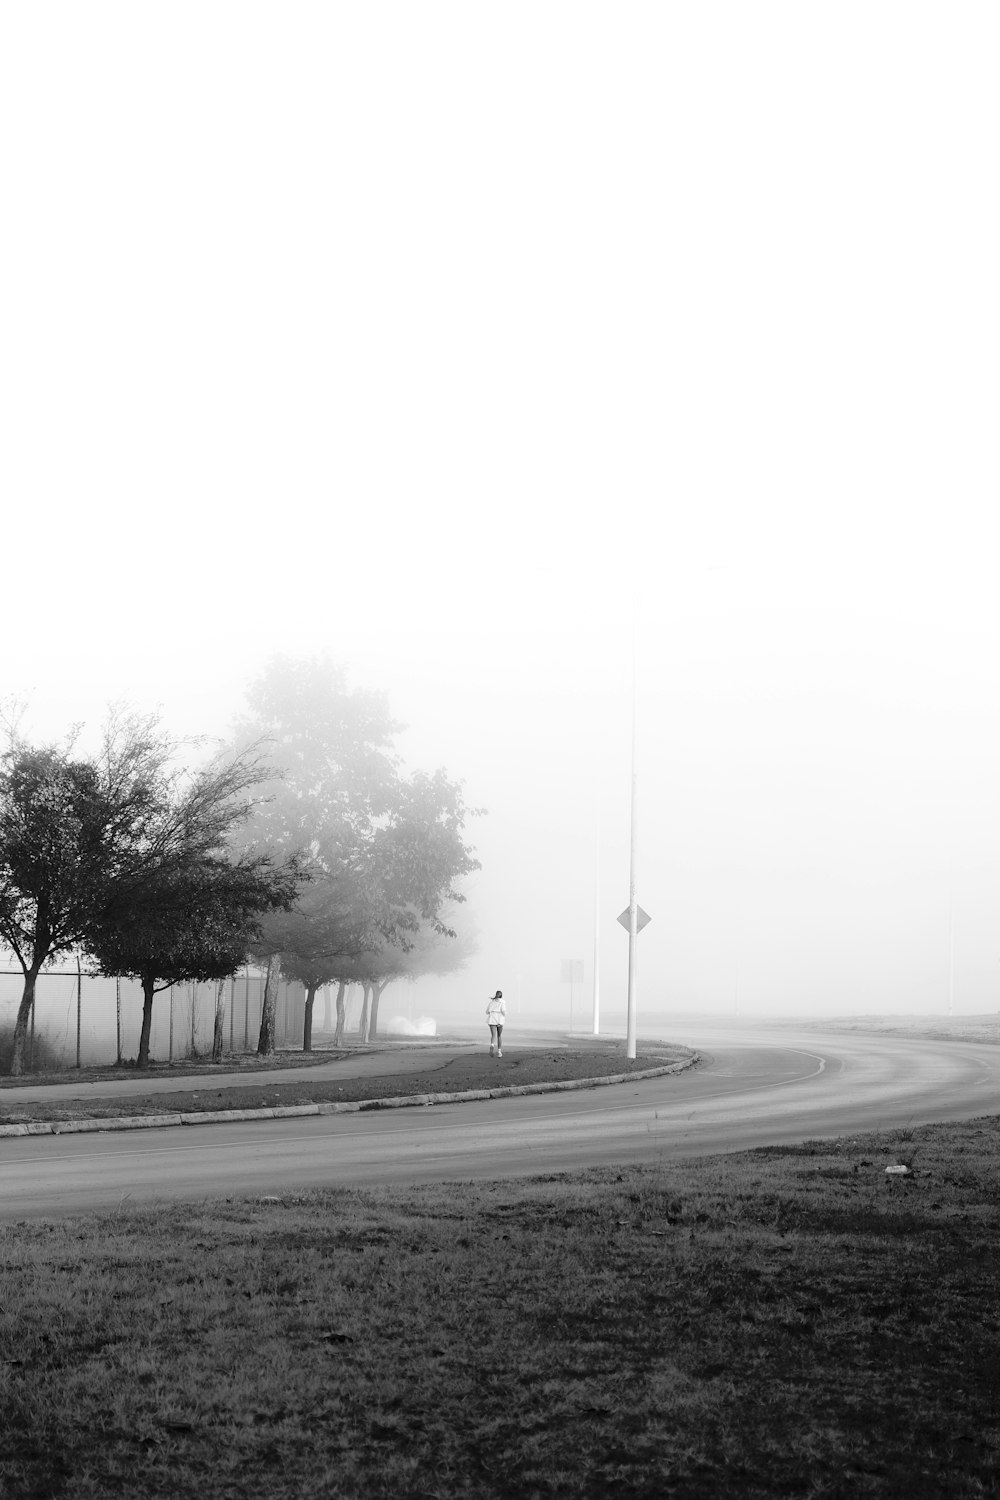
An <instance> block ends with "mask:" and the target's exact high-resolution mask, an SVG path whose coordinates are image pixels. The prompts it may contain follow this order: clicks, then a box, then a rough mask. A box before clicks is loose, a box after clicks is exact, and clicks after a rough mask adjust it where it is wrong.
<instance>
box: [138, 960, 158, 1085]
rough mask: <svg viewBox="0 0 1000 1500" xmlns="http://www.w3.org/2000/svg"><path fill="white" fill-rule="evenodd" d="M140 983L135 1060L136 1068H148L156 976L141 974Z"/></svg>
mask: <svg viewBox="0 0 1000 1500" xmlns="http://www.w3.org/2000/svg"><path fill="white" fill-rule="evenodd" d="M139 978H140V980H141V983H142V1026H141V1028H140V1030H139V1056H138V1057H137V1058H136V1060H135V1065H136V1067H137V1068H148V1067H149V1033H150V1031H151V1029H152V1025H153V994H154V990H153V986H154V985H155V983H156V976H155V975H153V974H141V975H140V976H139Z"/></svg>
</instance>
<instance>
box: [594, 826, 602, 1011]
mask: <svg viewBox="0 0 1000 1500" xmlns="http://www.w3.org/2000/svg"><path fill="white" fill-rule="evenodd" d="M594 832H595V846H594V1035H595V1036H600V1034H601V833H600V828H599V827H597V828H595V830H594Z"/></svg>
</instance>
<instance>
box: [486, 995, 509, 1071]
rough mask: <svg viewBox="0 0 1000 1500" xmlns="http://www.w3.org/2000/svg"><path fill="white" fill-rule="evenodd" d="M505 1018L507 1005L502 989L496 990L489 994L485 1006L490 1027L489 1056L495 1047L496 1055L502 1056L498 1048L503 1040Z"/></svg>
mask: <svg viewBox="0 0 1000 1500" xmlns="http://www.w3.org/2000/svg"><path fill="white" fill-rule="evenodd" d="M506 1019H507V1007H506V1005H504V1003H503V991H502V990H497V992H496V994H495V995H491V996H490V1000H489V1004H488V1005H487V1007H486V1021H487V1024H488V1026H489V1028H490V1056H491V1057H492V1056H493V1048H494V1047H495V1048H496V1051H497V1057H503V1053H502V1052H501V1050H500V1048H501V1045H502V1041H503V1023H504V1022H505V1021H506Z"/></svg>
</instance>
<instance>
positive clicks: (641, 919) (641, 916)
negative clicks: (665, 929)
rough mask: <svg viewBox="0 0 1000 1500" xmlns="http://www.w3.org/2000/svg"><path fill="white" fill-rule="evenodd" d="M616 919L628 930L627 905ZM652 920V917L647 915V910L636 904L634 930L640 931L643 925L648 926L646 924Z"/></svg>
mask: <svg viewBox="0 0 1000 1500" xmlns="http://www.w3.org/2000/svg"><path fill="white" fill-rule="evenodd" d="M618 920H619V922H620V923H621V924H622V926H623V927H624V928H625V931H626V932H628V907H627V906H626V908H625V910H624V911H623V912H622V914H621V916H620V917H619V918H618ZM652 920H653V919H652V917H651V916H650V915H649V912H648V911H643V909H642V907H641V906H638V905H637V906H636V908H635V930H636V932H641V931H642V929H643V928H644V927H646V926H648V924H649V923H650V922H651V921H652Z"/></svg>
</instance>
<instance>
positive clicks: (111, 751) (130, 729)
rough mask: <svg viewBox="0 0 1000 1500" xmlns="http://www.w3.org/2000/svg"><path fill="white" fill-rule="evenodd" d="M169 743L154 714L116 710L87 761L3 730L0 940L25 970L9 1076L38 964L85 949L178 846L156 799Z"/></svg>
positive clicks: (17, 1068) (20, 1059)
mask: <svg viewBox="0 0 1000 1500" xmlns="http://www.w3.org/2000/svg"><path fill="white" fill-rule="evenodd" d="M172 749H173V746H172V745H171V743H170V742H169V741H168V740H167V739H166V738H165V736H163V735H162V734H161V733H160V731H159V730H158V728H157V725H156V721H155V720H154V719H151V718H140V717H137V716H123V715H120V714H117V713H115V714H112V716H111V718H110V719H109V722H108V725H107V727H106V729H105V733H104V739H103V744H102V748H101V751H100V753H99V755H97V756H96V757H93V758H89V759H88V758H86V757H83V756H78V755H75V754H74V753H73V743H72V741H70V742H69V743H68V744H67V745H65V746H57V745H47V746H42V747H35V746H32V745H29V744H28V743H27V742H26V741H25V740H24V739H23V738H22V737H21V736H20V734H19V733H18V732H17V730H16V729H11V732H10V744H9V747H8V749H7V751H6V753H5V754H4V756H3V758H2V764H0V937H2V938H3V940H4V942H5V943H6V945H7V946H8V948H9V949H10V950H11V952H12V953H13V954H14V955H15V957H16V958H17V961H18V963H19V965H20V967H21V970H22V972H23V974H24V990H23V993H22V996H21V1003H20V1006H19V1007H18V1012H17V1018H16V1021H15V1025H14V1045H13V1054H12V1058H11V1072H12V1073H13V1074H19V1073H21V1072H22V1070H23V1066H24V1041H25V1035H26V1031H27V1025H28V1018H29V1016H30V1015H31V1012H32V1006H33V1004H34V999H35V986H36V982H37V979H38V974H39V972H40V971H41V969H42V968H43V966H44V965H45V964H46V963H47V962H48V961H49V960H50V959H52V958H54V957H56V956H57V955H58V954H60V953H65V952H67V951H70V950H73V949H78V950H79V949H86V947H87V945H88V942H89V938H90V935H91V933H92V931H93V929H94V926H95V924H96V923H97V922H98V921H99V920H101V919H102V918H103V917H105V916H106V915H107V914H108V913H109V912H110V911H112V910H113V909H115V907H116V905H121V904H122V903H124V902H127V901H128V899H129V898H130V896H131V895H132V893H133V892H134V890H135V889H136V888H137V886H138V885H140V884H141V882H142V880H143V879H144V878H145V877H146V876H147V875H148V873H149V871H150V870H151V869H154V868H156V866H157V865H158V864H159V863H160V862H161V861H162V860H163V859H164V858H165V857H168V856H169V854H170V853H171V851H172V850H173V849H174V848H175V847H176V845H177V841H178V835H179V832H180V830H179V828H178V826H177V823H176V821H174V820H172V819H171V817H170V816H168V815H165V802H164V797H163V789H164V786H165V785H166V784H168V782H169V780H170V774H169V771H168V762H169V759H170V755H171V752H172Z"/></svg>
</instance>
